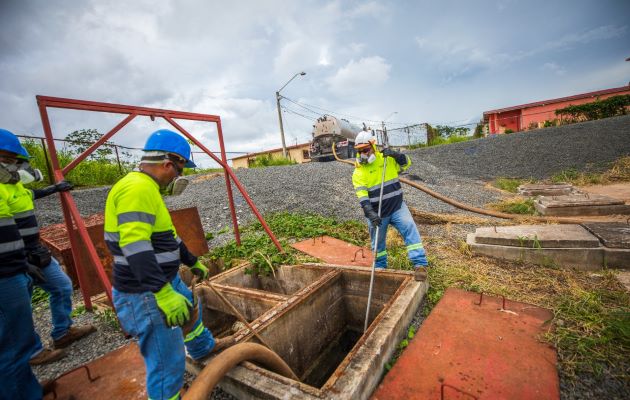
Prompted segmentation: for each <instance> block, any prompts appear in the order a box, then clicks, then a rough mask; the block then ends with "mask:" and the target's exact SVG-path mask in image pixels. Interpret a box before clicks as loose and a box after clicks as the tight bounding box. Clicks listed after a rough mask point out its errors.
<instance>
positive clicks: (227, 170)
mask: <svg viewBox="0 0 630 400" xmlns="http://www.w3.org/2000/svg"><path fill="white" fill-rule="evenodd" d="M164 119H166V120H167V121H168V122H169V123H170V124H171V125H173V127H175V128H176V129H177V130H178V131H180V132H181V133H182V134H183V135H184V136H186V137H187V138H188V139H190V140H192V142H193V143H194V144H196V145H197V146H198V147H199V148H200V149H201V150H203V151H205V152H206V153H207V154H208V155H209V156H210V157H212V158H213V159H214V160H215V161H216V162H217V163H219V164H220V165H221V166H222V167H223V170H224V171H225V174H226V183H227V185H228V188H227V190H228V193H230V194H231V193H232V188H231V185H230V182H229V179H228V175H229V177H230V178H232V180H233V181H234V184H235V185H236V187H237V188H238V190H239V191H240V192H241V194H242V195H243V198H244V199H245V201H246V202H247V204H248V205H249V207H250V208H251V210H252V212H253V213H254V215H256V218H258V221H260V224H261V225H262V227H263V229H264V230H265V232H267V235H269V237H270V238H271V240H272V241H273V243H274V245H275V246H276V248H277V249H278V251H280V252H281V253H284V250H283V249H282V246H280V242H278V239H276V236H275V235H274V234H273V232H271V229H270V228H269V226H268V225H267V222H265V219H264V218H263V216H262V215H261V214H260V212H259V211H258V208H256V205H255V204H254V202H253V201H252V199H251V198H250V197H249V195H248V194H247V191H246V190H245V188H244V187H243V185H241V182H240V181H239V180H238V178H237V177H236V175H235V174H234V172H233V171H232V168H230V166H229V165H227V162H224V161H222V160H220V159H219V158H218V157H217V156H215V155H214V154H212V152H211V151H210V150H208V149H207V148H206V147H205V146H204V145H203V144H201V142H199V141H198V140H197V139H195V138H194V137H193V136H192V135H191V134H190V133H188V132H187V131H186V130H185V129H184V128H182V127H181V126H180V125H179V124H178V123H177V122H175V121H173V120H172V119H171V118H168V117H164ZM217 127H218V128H219V129H220V125H219V124H217ZM218 132H219V133H220V132H221V131H220V130H218ZM223 152H225V151H224V150H223ZM230 206H233V205H232V203H230ZM233 221H235V222H234V223H235V236H237V235H238V233H237V231H238V223H237V222H236V215H235V214H233Z"/></svg>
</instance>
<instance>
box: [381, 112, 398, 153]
mask: <svg viewBox="0 0 630 400" xmlns="http://www.w3.org/2000/svg"><path fill="white" fill-rule="evenodd" d="M395 114H398V111H394V112H393V113H391V114H389V115H388V116H387V118H385V119H384V120H382V121H381V128H382V135H383V137H382V144H383V146H384V147H389V137H387V128H386V127H385V121H387V120H388V119H390V118H391V117H393V116H394V115H395Z"/></svg>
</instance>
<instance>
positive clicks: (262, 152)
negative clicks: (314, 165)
mask: <svg viewBox="0 0 630 400" xmlns="http://www.w3.org/2000/svg"><path fill="white" fill-rule="evenodd" d="M310 145H311V142H306V143H300V144H294V145H293V146H287V150H291V149H298V148H300V147H304V146H310ZM277 151H282V147H278V148H277V149H271V150H264V151H259V152H257V153H247V154H245V155H244V156H238V157H234V158H232V160H238V159H240V158H249V157H255V156H258V155H260V154H268V153H275V152H277Z"/></svg>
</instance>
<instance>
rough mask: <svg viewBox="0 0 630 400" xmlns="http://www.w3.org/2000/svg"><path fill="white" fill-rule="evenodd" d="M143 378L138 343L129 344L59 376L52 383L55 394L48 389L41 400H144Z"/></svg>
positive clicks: (144, 378) (145, 393)
mask: <svg viewBox="0 0 630 400" xmlns="http://www.w3.org/2000/svg"><path fill="white" fill-rule="evenodd" d="M86 367H87V369H86ZM145 380H146V375H145V368H144V360H143V359H142V355H141V354H140V350H139V349H138V345H137V344H136V343H130V344H128V345H126V346H123V347H121V348H120V349H118V350H114V351H112V352H111V353H107V354H105V355H104V356H102V357H100V358H97V359H96V360H94V361H91V362H89V363H88V364H85V366H82V367H79V368H77V369H75V370H71V371H69V372H67V373H66V374H65V375H62V376H61V377H60V378H58V379H57V380H56V381H55V383H54V384H53V385H52V386H53V388H54V392H55V393H52V392H48V393H47V394H46V395H45V396H44V399H45V400H52V399H58V400H70V399H74V400H101V399H102V400H110V399H120V400H123V399H124V400H134V399H138V400H140V399H146V398H147V391H146V387H145ZM55 394H56V396H55Z"/></svg>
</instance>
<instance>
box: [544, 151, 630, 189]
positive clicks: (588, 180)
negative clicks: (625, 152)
mask: <svg viewBox="0 0 630 400" xmlns="http://www.w3.org/2000/svg"><path fill="white" fill-rule="evenodd" d="M551 181H552V182H554V183H559V182H566V183H571V184H573V185H576V186H586V185H595V184H606V183H615V182H630V156H626V157H622V158H620V159H618V160H616V161H615V162H613V163H611V164H610V168H609V169H608V170H606V171H604V172H589V171H578V170H577V169H575V168H569V169H567V170H564V171H560V172H558V173H557V174H555V175H553V176H552V177H551Z"/></svg>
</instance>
